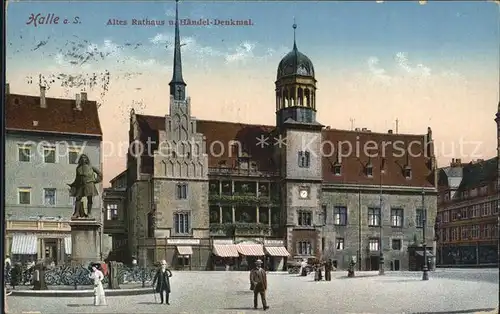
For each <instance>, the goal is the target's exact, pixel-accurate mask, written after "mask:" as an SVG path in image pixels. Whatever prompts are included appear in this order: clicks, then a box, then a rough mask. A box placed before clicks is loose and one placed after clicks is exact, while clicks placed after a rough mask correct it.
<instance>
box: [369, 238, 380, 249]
mask: <svg viewBox="0 0 500 314" xmlns="http://www.w3.org/2000/svg"><path fill="white" fill-rule="evenodd" d="M368 248H369V249H370V251H372V252H373V251H378V250H380V240H379V239H377V238H370V239H369V240H368Z"/></svg>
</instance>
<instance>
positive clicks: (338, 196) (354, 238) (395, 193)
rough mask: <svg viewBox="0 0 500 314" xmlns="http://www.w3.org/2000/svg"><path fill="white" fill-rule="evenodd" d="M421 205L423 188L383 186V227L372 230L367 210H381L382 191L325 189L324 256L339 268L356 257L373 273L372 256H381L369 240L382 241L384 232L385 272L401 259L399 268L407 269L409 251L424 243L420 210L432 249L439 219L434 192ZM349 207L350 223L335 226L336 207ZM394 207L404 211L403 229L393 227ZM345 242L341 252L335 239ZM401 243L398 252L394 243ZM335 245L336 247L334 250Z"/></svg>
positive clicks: (345, 266) (429, 191)
mask: <svg viewBox="0 0 500 314" xmlns="http://www.w3.org/2000/svg"><path fill="white" fill-rule="evenodd" d="M425 191H426V193H427V194H424V200H423V203H424V204H422V189H418V188H408V189H395V188H394V187H386V186H382V212H381V219H382V228H380V227H378V226H376V227H370V226H369V224H368V222H369V217H368V208H369V207H374V208H377V207H380V196H381V195H380V189H377V187H366V186H365V187H362V186H360V187H358V188H357V189H356V188H354V187H352V186H343V187H342V186H325V187H324V190H323V199H322V203H323V204H324V206H326V213H327V215H326V217H327V218H326V225H325V226H324V227H323V231H322V234H323V237H324V238H325V242H326V245H325V253H326V255H327V256H328V258H331V259H333V260H336V261H337V265H338V266H339V267H340V268H347V266H348V263H349V260H350V258H352V257H356V258H357V259H358V262H361V269H364V270H370V269H372V267H371V265H370V261H369V259H370V256H377V257H378V256H379V252H378V251H375V252H373V251H370V247H369V239H370V238H375V239H379V238H380V232H381V231H382V241H381V242H382V248H383V251H384V257H385V264H384V267H385V269H387V270H389V269H390V268H391V262H393V265H394V261H395V260H398V261H399V264H400V269H408V265H409V258H408V252H407V249H408V247H409V246H411V245H413V244H414V241H415V238H416V239H417V241H418V244H420V243H421V241H422V239H423V238H422V237H423V235H422V228H421V227H418V226H417V222H416V219H417V212H416V211H417V209H422V207H424V208H426V210H427V221H426V226H427V227H426V241H427V245H428V247H432V245H433V241H434V221H435V218H436V208H437V198H436V193H435V191H434V190H433V189H426V190H425ZM336 206H341V207H346V208H347V224H346V225H336V224H335V216H334V208H335V207H336ZM391 208H401V209H403V220H402V227H393V226H392V225H393V223H392V221H391ZM337 238H340V239H343V240H344V245H343V246H344V247H343V249H341V250H340V249H338V248H337V247H336V246H335V244H336V241H335V240H336V239H337ZM393 240H401V246H400V248H399V249H393V246H392V241H393ZM332 245H333V247H331V246H332Z"/></svg>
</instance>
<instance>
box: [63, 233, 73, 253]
mask: <svg viewBox="0 0 500 314" xmlns="http://www.w3.org/2000/svg"><path fill="white" fill-rule="evenodd" d="M71 243H72V242H71V237H66V238H64V253H66V254H68V255H71V249H72V247H71Z"/></svg>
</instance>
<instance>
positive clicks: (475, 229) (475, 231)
mask: <svg viewBox="0 0 500 314" xmlns="http://www.w3.org/2000/svg"><path fill="white" fill-rule="evenodd" d="M471 236H472V238H473V239H478V238H479V225H474V226H472V228H471Z"/></svg>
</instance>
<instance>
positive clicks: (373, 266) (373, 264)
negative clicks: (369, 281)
mask: <svg viewBox="0 0 500 314" xmlns="http://www.w3.org/2000/svg"><path fill="white" fill-rule="evenodd" d="M378 263H379V257H378V256H370V270H378Z"/></svg>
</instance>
